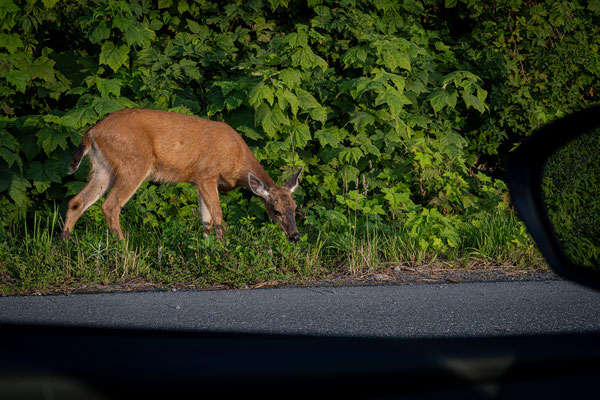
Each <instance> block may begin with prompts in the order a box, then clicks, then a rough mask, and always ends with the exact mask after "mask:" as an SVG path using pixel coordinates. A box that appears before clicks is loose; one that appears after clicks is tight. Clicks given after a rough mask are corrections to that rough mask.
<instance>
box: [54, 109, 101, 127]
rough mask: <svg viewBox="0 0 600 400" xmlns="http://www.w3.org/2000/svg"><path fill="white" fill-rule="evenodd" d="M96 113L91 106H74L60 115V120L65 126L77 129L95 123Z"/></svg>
mask: <svg viewBox="0 0 600 400" xmlns="http://www.w3.org/2000/svg"><path fill="white" fill-rule="evenodd" d="M97 119H98V115H97V114H96V112H95V111H94V110H93V109H92V108H91V107H83V108H76V109H74V110H71V111H69V112H67V113H66V114H65V115H64V116H63V117H62V122H63V124H64V125H65V126H68V127H70V128H74V129H79V128H82V127H84V126H86V125H88V124H92V123H95V122H96V120H97Z"/></svg>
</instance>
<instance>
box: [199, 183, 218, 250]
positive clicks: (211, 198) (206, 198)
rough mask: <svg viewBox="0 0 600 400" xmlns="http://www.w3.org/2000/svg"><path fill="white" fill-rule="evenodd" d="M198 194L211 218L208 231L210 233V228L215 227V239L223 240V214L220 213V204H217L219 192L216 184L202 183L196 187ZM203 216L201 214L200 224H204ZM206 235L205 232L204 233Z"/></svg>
mask: <svg viewBox="0 0 600 400" xmlns="http://www.w3.org/2000/svg"><path fill="white" fill-rule="evenodd" d="M198 193H199V195H200V197H201V198H202V202H203V203H204V206H205V207H206V208H207V209H208V214H209V215H210V216H211V217H212V221H211V226H210V227H209V229H208V232H210V228H212V224H214V227H215V233H216V234H217V239H219V240H221V241H222V240H223V212H222V211H221V204H220V203H219V192H218V190H217V182H204V183H201V184H199V185H198ZM204 215H205V213H202V223H203V224H204ZM204 232H205V234H206V230H205V231H204Z"/></svg>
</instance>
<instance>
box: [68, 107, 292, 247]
mask: <svg viewBox="0 0 600 400" xmlns="http://www.w3.org/2000/svg"><path fill="white" fill-rule="evenodd" d="M86 155H87V156H88V158H89V160H90V164H91V169H90V175H89V178H88V181H87V183H86V184H85V186H84V187H83V189H82V190H81V191H80V192H79V193H78V194H76V195H75V196H74V197H73V198H72V199H71V200H70V201H69V203H68V208H67V213H66V218H65V223H64V226H63V229H62V232H61V239H62V240H65V241H66V240H69V238H70V236H71V233H72V232H73V228H74V226H75V223H76V222H77V220H78V219H79V217H81V215H82V214H83V213H84V211H85V210H86V209H87V208H88V207H90V206H91V205H92V204H94V203H95V202H96V201H97V200H98V199H100V197H102V196H103V195H104V194H105V193H106V192H107V191H108V195H107V196H106V199H105V200H104V202H103V203H102V206H101V208H102V211H103V213H104V216H105V218H106V221H107V223H108V227H109V229H110V231H111V232H112V233H113V234H116V235H117V238H118V239H119V240H124V239H125V236H124V235H123V231H122V230H121V226H120V224H119V214H120V212H121V209H122V207H123V206H124V205H125V203H127V201H128V200H129V199H130V198H131V197H132V196H133V194H134V193H135V191H136V190H137V189H138V188H139V186H140V185H141V184H142V182H143V181H144V180H146V179H149V180H151V181H156V182H159V183H161V182H162V183H167V182H188V183H191V184H192V185H195V186H196V187H197V189H198V202H199V209H200V215H201V218H202V226H203V236H204V237H205V238H206V237H208V236H209V234H210V232H211V231H212V228H213V226H214V229H215V234H216V236H217V238H218V239H219V240H220V241H223V213H222V210H221V204H220V202H219V192H227V191H230V190H232V189H234V188H236V187H238V186H241V187H243V188H246V189H249V190H250V191H251V193H252V194H254V195H256V196H258V197H259V198H260V199H261V200H262V202H263V203H264V205H265V208H266V210H267V213H268V215H269V216H270V217H271V219H272V220H273V222H274V223H279V227H280V228H281V229H282V230H283V231H284V232H285V234H286V235H287V237H288V239H289V240H290V241H291V242H297V241H298V240H299V238H300V233H299V232H298V228H297V227H296V219H295V213H296V208H297V205H296V203H295V202H294V200H293V199H292V193H294V191H295V190H296V189H297V188H298V186H299V178H300V174H301V173H302V171H303V169H304V167H302V168H301V169H300V171H298V172H297V173H295V174H294V175H293V176H292V177H291V178H289V180H288V181H287V182H286V183H285V184H284V185H283V186H278V185H276V184H275V183H274V182H273V180H272V179H271V178H270V177H269V175H268V174H267V173H266V172H265V170H264V169H263V167H262V166H261V165H260V163H259V162H258V160H257V159H256V157H255V156H254V154H252V151H251V150H250V148H249V147H248V145H247V144H246V142H245V141H244V139H243V138H242V137H241V136H240V135H239V134H238V133H237V132H236V131H235V130H234V129H233V128H232V127H231V126H229V125H228V124H226V123H225V122H218V121H212V120H208V119H204V118H200V117H196V116H190V115H185V114H180V113H175V112H168V111H161V110H145V109H122V110H119V111H115V112H113V113H110V114H108V115H107V116H106V117H104V119H102V120H101V121H99V122H98V123H97V124H95V125H94V126H92V127H91V128H90V129H89V130H88V131H87V132H86V133H85V134H84V135H83V138H82V140H81V144H80V145H79V147H78V148H77V150H75V153H74V154H73V158H72V160H71V165H70V168H69V174H72V173H74V172H75V171H76V170H77V169H78V168H79V166H80V164H81V161H82V159H83V157H84V156H86Z"/></svg>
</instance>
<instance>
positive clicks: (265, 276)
mask: <svg viewBox="0 0 600 400" xmlns="http://www.w3.org/2000/svg"><path fill="white" fill-rule="evenodd" d="M96 217H97V216H96ZM96 217H94V213H93V211H92V212H91V213H90V216H89V217H86V216H85V215H84V217H82V219H81V220H80V222H79V223H78V224H77V226H76V228H75V231H74V232H73V236H72V239H71V240H70V241H68V242H62V241H60V240H59V234H60V227H61V226H62V220H61V217H60V214H59V212H58V211H57V210H56V209H55V210H53V211H52V212H50V213H46V214H34V215H33V216H32V217H31V218H29V219H27V220H22V221H21V223H20V224H12V225H10V226H9V227H8V228H7V229H5V230H3V231H0V293H3V294H17V293H33V292H41V293H46V292H51V291H60V290H64V291H66V290H72V289H75V288H80V287H83V286H89V285H106V284H110V283H118V282H126V281H129V280H132V279H142V280H145V281H147V282H153V283H154V284H156V285H172V284H183V285H186V286H188V287H192V286H193V287H196V288H202V287H214V286H215V285H218V286H224V287H245V286H252V285H259V284H264V283H266V282H277V283H299V282H306V281H311V280H315V279H319V278H323V277H325V276H328V275H330V274H344V275H358V274H363V273H369V272H374V271H378V270H381V269H382V268H387V267H389V266H390V265H407V266H411V267H415V268H418V267H420V266H424V265H429V264H431V263H435V262H438V261H442V260H443V261H444V263H449V264H451V265H457V266H458V265H468V264H469V263H473V262H477V263H479V264H487V265H506V264H510V265H517V266H520V267H528V266H541V265H543V264H544V263H543V261H542V259H541V257H540V255H539V253H538V252H537V251H536V250H535V249H534V247H533V243H532V241H531V239H530V238H529V236H528V234H527V233H526V231H525V229H524V227H523V225H522V224H521V223H520V222H519V221H518V220H517V218H516V217H515V216H514V215H513V214H510V213H508V212H506V213H501V214H486V213H480V214H477V215H473V216H469V218H463V219H460V220H459V219H457V220H456V221H457V222H456V226H455V227H454V228H455V229H456V232H455V233H454V236H456V237H459V238H460V240H459V241H452V240H445V241H444V240H441V239H439V238H438V237H437V236H436V235H438V236H439V235H443V234H444V231H443V230H441V231H439V232H441V234H440V233H439V232H438V231H431V232H430V231H422V230H418V229H415V226H411V225H410V224H409V223H407V222H406V221H404V222H398V223H395V224H393V225H385V224H381V223H380V224H374V223H371V224H369V221H368V220H365V221H362V223H361V221H360V219H359V218H357V219H354V220H353V223H354V225H352V226H348V227H342V228H340V227H338V229H337V230H327V231H325V230H316V229H314V228H313V227H310V226H306V227H304V228H301V231H302V230H303V231H305V232H306V233H305V234H304V236H303V237H302V239H301V241H300V242H299V243H298V244H296V245H294V244H291V243H289V242H288V240H287V239H286V237H285V235H284V234H283V233H282V232H281V230H280V229H278V228H277V227H276V226H274V225H272V224H263V223H258V222H257V221H255V220H254V219H253V218H243V219H241V220H240V221H238V222H236V223H235V225H230V226H229V227H228V229H227V230H226V231H225V240H224V241H223V242H219V241H218V240H216V238H215V237H214V235H211V236H210V237H209V238H207V239H205V238H203V236H202V225H201V222H200V221H199V219H198V218H195V219H194V218H190V219H189V220H187V221H185V222H181V221H179V220H176V219H174V220H171V221H166V222H164V223H161V224H159V225H158V226H155V227H154V228H150V227H149V226H148V225H147V224H140V223H137V222H135V221H132V220H131V219H128V218H127V216H124V218H123V227H124V230H125V232H126V240H124V241H116V240H115V238H114V237H112V236H111V235H110V234H109V233H108V230H107V229H106V225H105V224H104V223H103V222H99V221H98V218H96ZM357 224H358V225H360V226H357ZM444 229H447V227H446V228H444ZM432 232H433V233H432ZM436 243H437V244H436Z"/></svg>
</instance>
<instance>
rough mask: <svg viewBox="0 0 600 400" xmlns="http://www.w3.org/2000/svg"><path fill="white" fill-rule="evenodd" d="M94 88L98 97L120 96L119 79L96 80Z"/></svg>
mask: <svg viewBox="0 0 600 400" xmlns="http://www.w3.org/2000/svg"><path fill="white" fill-rule="evenodd" d="M96 87H97V88H98V91H99V92H100V95H101V96H102V97H104V98H109V97H110V95H111V94H112V95H113V96H115V97H119V96H120V95H121V80H120V79H102V78H98V79H96Z"/></svg>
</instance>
